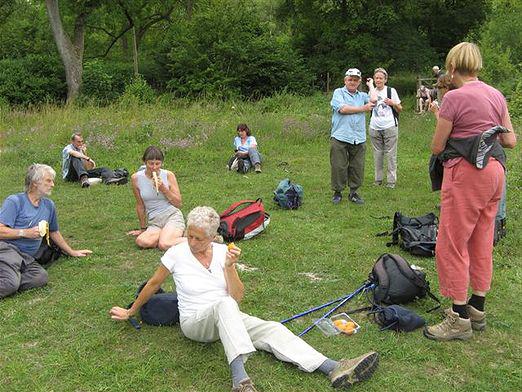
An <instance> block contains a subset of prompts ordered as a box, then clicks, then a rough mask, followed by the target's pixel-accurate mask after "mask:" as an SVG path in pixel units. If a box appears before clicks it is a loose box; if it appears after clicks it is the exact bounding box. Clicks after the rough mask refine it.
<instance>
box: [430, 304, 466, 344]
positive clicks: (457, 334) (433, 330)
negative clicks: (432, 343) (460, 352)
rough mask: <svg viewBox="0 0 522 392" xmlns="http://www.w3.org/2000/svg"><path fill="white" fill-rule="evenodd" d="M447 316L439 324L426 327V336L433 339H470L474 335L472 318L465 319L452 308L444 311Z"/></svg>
mask: <svg viewBox="0 0 522 392" xmlns="http://www.w3.org/2000/svg"><path fill="white" fill-rule="evenodd" d="M444 313H445V315H446V318H445V319H444V320H443V321H442V322H441V323H439V324H436V325H432V326H431V327H424V336H426V337H427V338H428V339H433V340H440V341H446V340H454V339H459V340H468V339H470V338H471V337H472V336H473V330H472V329H471V319H463V318H460V317H459V314H458V313H456V312H454V311H453V310H452V309H446V310H445V311H444Z"/></svg>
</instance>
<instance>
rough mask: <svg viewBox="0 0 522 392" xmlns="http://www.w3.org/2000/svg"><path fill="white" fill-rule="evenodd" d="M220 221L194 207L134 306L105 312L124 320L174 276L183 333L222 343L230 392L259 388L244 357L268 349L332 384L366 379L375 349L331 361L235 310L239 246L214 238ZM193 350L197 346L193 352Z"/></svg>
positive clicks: (240, 290)
mask: <svg viewBox="0 0 522 392" xmlns="http://www.w3.org/2000/svg"><path fill="white" fill-rule="evenodd" d="M219 222H220V220H219V215H218V214H217V212H216V211H215V210H214V209H212V208H210V207H196V208H194V209H193V210H192V211H191V212H190V213H189V214H188V217H187V241H186V242H184V243H181V244H179V245H176V246H173V247H172V248H170V249H169V250H168V251H167V252H166V253H165V255H164V256H163V257H162V258H161V263H160V265H159V266H158V268H157V269H156V272H155V273H154V275H153V276H152V277H151V278H150V279H149V280H148V281H147V284H146V285H145V287H144V288H143V290H141V292H140V294H139V295H138V298H136V300H135V301H134V303H133V305H132V306H131V307H130V308H129V309H125V308H122V307H118V306H114V307H113V308H111V309H110V311H109V314H110V316H111V318H112V319H113V320H121V321H124V320H128V319H129V317H132V316H133V315H135V314H136V313H137V312H138V310H139V309H140V307H141V306H142V305H143V304H144V303H146V302H147V301H148V300H149V298H150V297H151V296H152V295H153V294H154V293H155V292H156V291H157V290H158V288H159V287H160V286H161V284H162V283H163V282H164V281H165V279H167V277H169V275H172V277H173V279H174V282H175V285H176V293H177V295H178V307H179V313H180V327H181V332H182V333H183V335H185V336H186V337H187V338H189V339H191V340H194V341H196V342H201V343H210V342H217V341H220V342H221V344H222V345H223V349H224V351H225V355H226V357H227V363H228V364H229V366H230V371H231V373H232V392H256V391H257V389H256V388H255V386H254V384H253V382H252V380H251V379H250V377H249V376H248V374H247V372H246V369H245V362H246V361H247V359H248V357H249V356H250V355H251V354H253V353H255V352H256V350H263V351H266V352H269V353H271V354H273V355H274V356H275V357H276V358H277V359H279V360H281V361H285V362H289V363H292V364H294V365H296V366H297V367H298V368H299V369H300V370H302V371H305V372H308V373H312V372H316V371H317V372H320V373H323V374H324V375H326V376H327V377H328V378H329V379H330V382H331V383H332V386H334V387H336V388H348V387H349V386H351V385H352V384H354V383H357V382H359V381H364V380H367V379H369V378H370V377H371V376H372V374H373V373H374V371H375V370H376V368H377V366H378V362H379V355H378V354H377V353H376V352H374V351H370V352H368V353H366V354H364V355H361V356H359V357H357V358H354V359H346V360H340V361H334V360H332V359H330V358H328V357H326V356H324V355H323V354H321V353H319V352H318V351H317V350H315V349H314V348H313V347H312V346H310V345H309V344H308V343H306V342H305V341H304V340H303V339H301V338H300V337H298V336H296V335H294V334H293V333H292V332H291V331H290V330H288V329H287V328H286V327H285V326H284V325H283V324H281V323H279V322H277V321H266V320H262V319H260V318H257V317H254V316H250V315H249V314H246V313H244V312H242V311H241V310H240V309H239V303H240V302H241V300H242V299H243V295H244V291H245V290H244V285H243V283H242V282H241V279H240V277H239V275H238V272H237V267H236V266H237V262H238V261H239V257H240V255H241V249H239V248H238V247H237V246H234V245H233V244H230V245H229V246H228V247H227V245H224V244H217V243H215V242H214V239H215V237H216V235H217V230H218V227H219ZM185 351H186V348H185ZM196 351H200V348H197V349H196V350H194V353H192V354H191V355H195V354H196ZM208 360H209V357H206V358H205V361H208ZM205 366H206V367H208V365H205ZM298 384H299V382H298V381H296V385H298Z"/></svg>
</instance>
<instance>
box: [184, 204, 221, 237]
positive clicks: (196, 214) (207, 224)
mask: <svg viewBox="0 0 522 392" xmlns="http://www.w3.org/2000/svg"><path fill="white" fill-rule="evenodd" d="M188 226H194V227H197V228H198V229H201V230H203V231H205V233H206V234H207V235H208V236H209V237H214V236H215V235H216V234H217V230H218V228H219V215H218V213H217V212H216V210H214V209H213V208H212V207H196V208H194V209H193V210H192V211H190V212H189V214H188V215H187V227H188Z"/></svg>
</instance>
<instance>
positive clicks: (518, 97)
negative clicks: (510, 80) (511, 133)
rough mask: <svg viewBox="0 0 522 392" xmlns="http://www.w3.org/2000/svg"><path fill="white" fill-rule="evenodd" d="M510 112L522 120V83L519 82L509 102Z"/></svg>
mask: <svg viewBox="0 0 522 392" xmlns="http://www.w3.org/2000/svg"><path fill="white" fill-rule="evenodd" d="M509 112H510V114H511V116H513V117H518V118H522V81H521V82H518V84H517V86H516V88H515V91H513V95H512V96H511V99H510V100H509Z"/></svg>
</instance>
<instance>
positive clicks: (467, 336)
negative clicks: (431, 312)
mask: <svg viewBox="0 0 522 392" xmlns="http://www.w3.org/2000/svg"><path fill="white" fill-rule="evenodd" d="M423 333H424V336H426V337H427V338H428V339H431V340H437V341H439V342H447V341H450V340H469V339H471V338H472V337H473V331H472V330H471V329H470V330H469V331H466V332H462V333H460V334H458V335H453V336H445V337H441V336H435V335H432V334H431V333H430V332H429V331H428V328H426V327H425V328H424V330H423Z"/></svg>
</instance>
